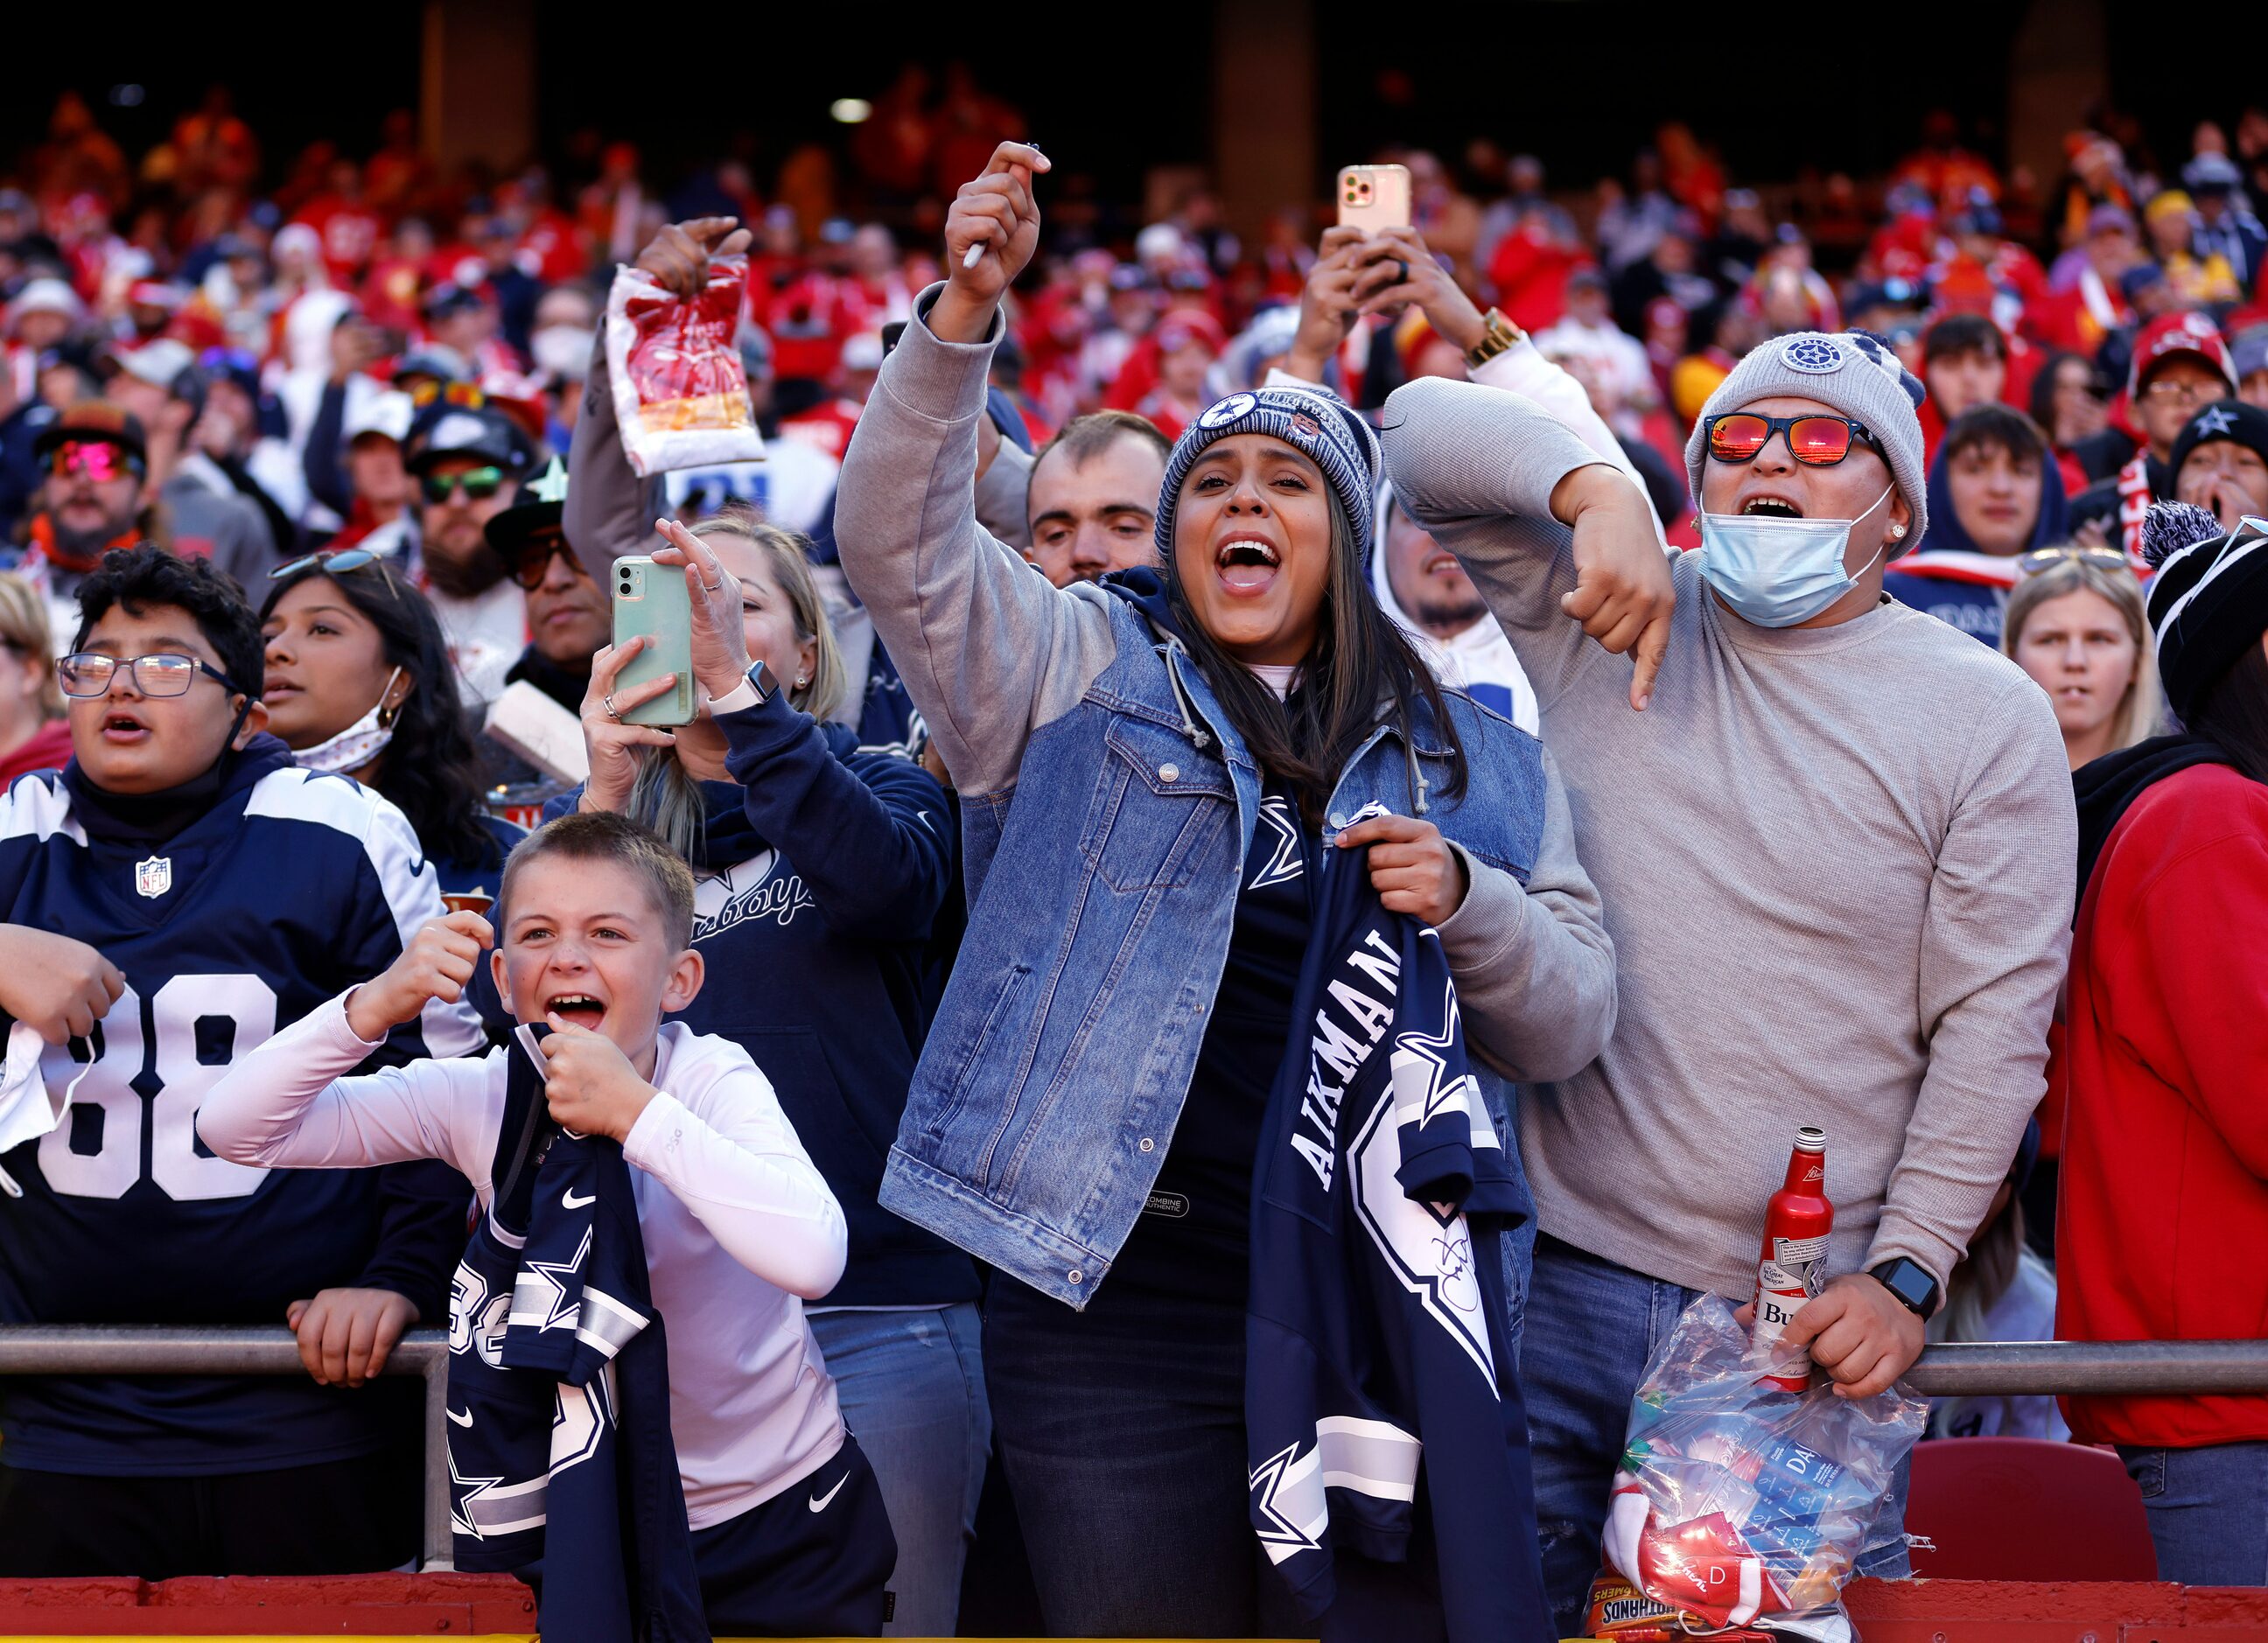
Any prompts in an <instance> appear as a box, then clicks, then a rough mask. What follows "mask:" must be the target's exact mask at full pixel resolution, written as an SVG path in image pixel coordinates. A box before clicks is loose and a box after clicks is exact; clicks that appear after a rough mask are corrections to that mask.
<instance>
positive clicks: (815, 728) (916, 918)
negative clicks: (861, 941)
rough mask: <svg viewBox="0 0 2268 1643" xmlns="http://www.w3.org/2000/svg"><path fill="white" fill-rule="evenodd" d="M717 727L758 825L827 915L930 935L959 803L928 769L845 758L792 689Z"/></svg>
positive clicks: (871, 929)
mask: <svg viewBox="0 0 2268 1643" xmlns="http://www.w3.org/2000/svg"><path fill="white" fill-rule="evenodd" d="M717 726H718V729H720V730H722V731H723V732H724V733H725V744H726V750H725V767H726V768H727V769H728V770H731V771H732V773H733V780H734V781H735V782H738V783H739V784H740V792H741V803H742V805H743V807H745V808H746V810H747V815H748V820H749V821H750V822H751V823H752V824H754V826H755V829H756V831H757V833H758V834H759V835H761V836H762V837H764V838H765V839H768V840H770V842H771V843H772V844H774V845H776V846H777V847H778V848H779V850H781V851H783V852H784V853H785V855H786V856H787V858H788V859H789V860H791V861H792V862H793V863H794V864H795V870H796V871H797V872H798V873H801V874H802V875H803V882H804V885H805V887H806V888H808V889H809V890H810V892H811V895H812V899H813V900H814V901H815V902H816V903H818V904H819V908H820V910H821V912H823V913H825V914H826V915H827V918H828V923H829V924H831V925H833V926H834V927H835V928H836V929H837V930H839V931H841V932H843V933H844V934H847V935H853V936H860V937H864V938H866V939H870V940H878V941H917V940H921V939H924V938H926V937H927V936H928V934H929V926H930V920H931V919H932V918H933V917H936V914H937V910H938V907H939V904H940V903H943V901H944V900H945V894H946V888H947V885H948V884H949V882H950V880H951V878H952V863H953V851H952V845H951V843H950V840H949V838H948V836H947V835H948V829H950V828H951V826H952V821H951V812H950V811H949V810H948V809H947V807H946V802H945V790H944V789H943V788H941V787H939V785H937V782H936V780H935V779H934V778H933V777H932V776H931V775H930V774H929V772H928V771H926V770H923V769H922V768H921V766H919V765H918V764H916V763H914V762H913V761H912V760H910V759H908V758H905V757H903V756H902V755H898V754H895V753H882V752H865V751H861V752H856V753H849V754H848V755H846V756H841V757H838V756H837V755H836V752H835V750H834V749H833V748H830V747H829V746H828V734H829V733H828V731H827V730H826V729H824V728H823V727H822V726H820V725H819V724H818V723H817V721H815V720H814V719H813V718H811V716H810V715H809V714H807V713H805V712H802V711H799V710H798V709H796V708H793V707H791V706H789V705H788V701H787V697H786V696H785V695H784V693H776V694H774V695H773V696H772V697H771V698H770V700H769V701H765V702H761V703H759V704H756V705H755V707H752V708H747V709H746V710H744V711H740V712H738V713H725V714H722V715H719V716H718V720H717ZM843 743H844V746H845V747H846V748H847V747H848V745H849V738H848V736H847V734H846V735H844V736H843Z"/></svg>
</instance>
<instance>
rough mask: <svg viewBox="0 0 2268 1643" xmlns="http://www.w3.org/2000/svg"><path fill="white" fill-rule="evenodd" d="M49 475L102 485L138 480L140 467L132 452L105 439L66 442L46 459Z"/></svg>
mask: <svg viewBox="0 0 2268 1643" xmlns="http://www.w3.org/2000/svg"><path fill="white" fill-rule="evenodd" d="M48 472H49V473H50V474H53V475H55V477H56V478H58V479H91V480H92V481H93V482H94V483H97V484H101V483H105V482H106V481H108V480H113V479H139V478H141V477H142V463H141V460H140V459H139V458H137V457H136V455H135V454H134V453H132V452H131V451H129V450H127V449H126V448H125V447H124V446H117V445H113V444H111V443H110V441H108V440H107V439H67V440H65V441H64V442H63V444H61V445H59V446H56V447H55V450H54V452H53V453H51V454H50V455H49V456H48Z"/></svg>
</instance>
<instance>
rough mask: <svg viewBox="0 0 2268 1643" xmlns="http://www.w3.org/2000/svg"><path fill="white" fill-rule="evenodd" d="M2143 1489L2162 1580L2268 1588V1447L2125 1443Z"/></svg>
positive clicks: (2121, 1453)
mask: <svg viewBox="0 0 2268 1643" xmlns="http://www.w3.org/2000/svg"><path fill="white" fill-rule="evenodd" d="M2118 1458H2119V1459H2120V1460H2122V1461H2124V1462H2126V1470H2127V1472H2128V1473H2129V1474H2130V1475H2131V1476H2132V1477H2133V1479H2134V1481H2135V1482H2136V1483H2138V1484H2139V1485H2141V1486H2142V1507H2143V1509H2144V1510H2145V1511H2147V1513H2148V1514H2149V1515H2150V1539H2151V1540H2152V1541H2153V1542H2154V1544H2156V1546H2157V1548H2158V1578H2159V1579H2160V1580H2178V1581H2180V1582H2181V1583H2182V1584H2183V1586H2268V1443H2213V1444H2207V1445H2205V1447H2204V1448H2196V1449H2138V1448H2132V1447H2131V1446H2129V1445H2127V1444H2124V1443H2122V1444H2120V1445H2119V1446H2118Z"/></svg>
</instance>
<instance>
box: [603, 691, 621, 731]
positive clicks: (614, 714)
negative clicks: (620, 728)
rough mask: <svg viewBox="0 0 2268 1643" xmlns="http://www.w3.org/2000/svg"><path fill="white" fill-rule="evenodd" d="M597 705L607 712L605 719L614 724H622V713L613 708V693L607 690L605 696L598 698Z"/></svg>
mask: <svg viewBox="0 0 2268 1643" xmlns="http://www.w3.org/2000/svg"><path fill="white" fill-rule="evenodd" d="M599 705H600V707H602V708H604V709H606V710H607V717H608V718H611V719H612V720H614V721H615V723H616V724H617V725H619V724H621V723H622V711H621V710H620V709H618V708H617V707H615V693H614V692H613V691H611V690H609V691H608V692H607V694H606V695H604V696H600V698H599Z"/></svg>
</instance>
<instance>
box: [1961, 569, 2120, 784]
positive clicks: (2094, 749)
mask: <svg viewBox="0 0 2268 1643" xmlns="http://www.w3.org/2000/svg"><path fill="white" fill-rule="evenodd" d="M2021 571H2022V572H2023V574H2022V577H2021V579H2020V580H2019V581H2018V582H2017V584H2016V586H2015V588H2014V591H2013V592H2012V593H2010V594H2009V595H2008V609H2007V615H2006V616H2005V617H2003V618H2002V626H2001V630H2000V645H2001V649H2002V650H2003V651H2005V652H2007V655H2008V656H2009V657H2010V658H2011V659H2013V660H2014V662H2015V664H2016V666H2017V667H2021V668H2022V669H2023V670H2024V671H2025V672H2026V673H2028V674H2030V675H2031V676H2032V678H2033V679H2034V680H2035V681H2036V682H2037V683H2038V685H2039V687H2040V689H2043V690H2044V691H2046V692H2047V693H2048V697H2049V699H2050V700H2051V701H2052V702H2053V703H2054V704H2055V715H2056V723H2057V724H2058V726H2061V727H2062V730H2063V745H2064V752H2065V755H2066V757H2067V758H2069V760H2070V761H2071V768H2072V769H2073V770H2077V769H2079V767H2080V765H2082V764H2085V763H2088V761H2089V760H2092V759H2099V758H2101V757H2102V755H2104V754H2106V753H2116V752H2117V750H2118V749H2119V748H2131V747H2132V746H2133V745H2134V744H2135V743H2136V742H2138V741H2141V740H2146V739H2147V738H2148V737H2150V736H2153V735H2154V734H2156V733H2157V730H2158V718H2159V694H2158V670H2157V667H2156V665H2155V662H2154V659H2153V658H2152V656H2151V653H2150V624H2149V623H2148V622H2147V620H2146V619H2145V617H2144V614H2143V608H2142V585H2141V583H2140V582H2139V581H2137V580H2136V579H2135V578H2134V573H2133V572H2132V571H2130V570H2128V569H2127V567H2126V563H2125V559H2124V556H2122V555H2120V554H2118V553H2117V552H2115V551H2114V550H2112V549H2107V548H2043V549H2039V550H2037V551H2036V552H2033V553H2028V554H2026V555H2025V556H2024V558H2023V563H2022V564H2021Z"/></svg>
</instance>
